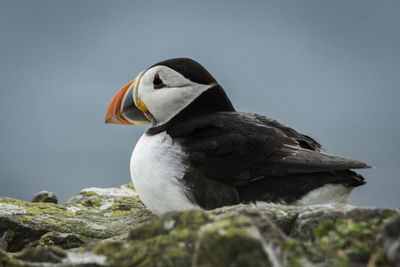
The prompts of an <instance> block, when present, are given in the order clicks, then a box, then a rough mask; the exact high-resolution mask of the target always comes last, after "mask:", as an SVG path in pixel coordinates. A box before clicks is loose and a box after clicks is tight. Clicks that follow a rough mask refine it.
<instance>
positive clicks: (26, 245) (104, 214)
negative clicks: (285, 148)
mask: <svg viewBox="0 0 400 267" xmlns="http://www.w3.org/2000/svg"><path fill="white" fill-rule="evenodd" d="M399 216H400V215H399V211H397V210H389V209H380V208H362V207H354V206H351V205H339V204H336V205H314V206H285V205H272V204H265V205H237V206H231V207H222V208H218V209H215V210H211V211H203V210H191V211H184V212H171V213H167V214H164V215H162V216H159V217H157V216H155V215H153V214H152V213H151V212H150V211H148V210H147V209H146V207H145V206H144V205H143V203H142V202H141V201H140V199H139V197H138V195H137V193H136V192H135V190H134V188H133V186H132V184H128V185H123V186H121V187H117V188H105V189H101V188H87V189H84V190H82V191H81V192H80V193H79V194H78V195H76V196H74V197H72V198H71V199H69V200H68V201H67V202H66V203H65V204H64V205H57V204H54V203H32V202H24V201H20V200H16V199H12V198H7V197H1V198H0V266H44V265H49V266H71V265H73V266H293V265H295V266H313V265H318V266H331V265H336V266H345V265H347V266H348V265H367V264H368V265H369V266H380V265H385V266H390V265H393V266H395V265H398V264H399V242H400V241H399V236H400V234H399V233H400V231H399V229H400V219H399V218H400V217H399Z"/></svg>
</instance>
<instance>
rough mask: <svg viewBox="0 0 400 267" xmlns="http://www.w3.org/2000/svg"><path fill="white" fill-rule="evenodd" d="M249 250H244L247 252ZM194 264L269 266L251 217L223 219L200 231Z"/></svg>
mask: <svg viewBox="0 0 400 267" xmlns="http://www.w3.org/2000/svg"><path fill="white" fill-rule="evenodd" d="M244 251H245V252H246V253H243V252H244ZM193 264H194V265H195V266H198V265H206V266H230V265H232V264H234V265H237V266H269V261H268V258H267V256H266V255H265V253H264V251H263V247H262V244H261V242H260V240H259V238H258V237H257V236H255V233H254V232H253V228H252V223H251V221H250V219H249V218H248V217H244V216H240V217H237V218H235V220H234V221H232V220H231V219H230V218H229V219H224V220H220V221H218V222H215V223H213V224H211V225H206V226H205V227H204V229H203V228H202V231H201V233H200V237H199V240H198V241H197V243H196V249H195V253H194V256H193Z"/></svg>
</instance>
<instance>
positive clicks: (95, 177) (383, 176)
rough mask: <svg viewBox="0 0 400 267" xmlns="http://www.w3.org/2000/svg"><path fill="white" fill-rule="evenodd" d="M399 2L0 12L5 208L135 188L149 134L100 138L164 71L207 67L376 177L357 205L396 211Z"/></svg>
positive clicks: (36, 5)
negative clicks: (138, 152)
mask: <svg viewBox="0 0 400 267" xmlns="http://www.w3.org/2000/svg"><path fill="white" fill-rule="evenodd" d="M399 14H400V2H398V1H389V0H386V1H366V0H360V1H348V0H343V1H329V2H328V1H318V0H315V1H101V0H90V1H89V0H85V1H77V0H73V1H71V0H70V1H53V0H48V1H43V0H37V1H28V0H27V1H21V0H1V1H0V38H1V39H0V112H1V114H2V116H0V125H1V131H0V144H1V151H0V179H1V180H0V195H6V196H10V197H15V198H21V199H24V200H30V199H31V198H32V196H33V195H34V194H35V193H36V192H38V191H40V190H43V189H47V190H51V191H54V192H56V193H57V194H58V195H59V197H60V198H61V200H62V201H65V200H66V199H67V198H68V197H70V196H72V195H74V194H76V193H77V192H78V191H79V190H80V189H82V188H84V187H89V186H99V187H108V186H116V185H120V184H123V183H127V182H129V181H130V175H129V159H130V155H131V152H132V150H133V147H134V145H135V143H136V141H137V139H138V138H139V136H140V135H141V134H142V133H143V132H144V131H145V129H146V127H129V126H116V125H105V124H104V115H105V111H106V108H107V106H108V104H109V102H110V100H111V99H112V97H113V96H114V94H115V93H116V92H117V91H118V90H119V89H120V88H121V87H122V86H123V85H125V84H126V83H127V82H129V81H130V80H132V79H133V78H135V77H136V75H137V74H138V73H139V72H140V71H142V70H144V69H145V68H147V67H148V66H150V65H152V64H154V63H156V62H157V61H160V60H164V59H167V58H173V57H190V58H193V59H195V60H197V61H199V62H200V63H201V64H202V65H204V66H205V67H206V68H207V69H208V70H209V71H210V72H211V73H212V74H213V75H214V77H215V78H216V79H217V80H218V81H219V83H220V84H221V85H222V86H223V87H224V88H225V90H226V91H227V93H228V95H229V96H230V98H231V100H232V102H233V104H234V105H235V107H236V108H237V110H240V111H247V112H255V113H260V114H264V115H267V116H270V117H272V118H274V119H277V120H279V121H281V122H282V123H284V124H286V125H288V126H291V127H293V128H295V129H296V130H298V131H300V132H303V133H305V134H308V135H310V136H312V137H314V138H315V139H317V140H318V141H319V142H321V143H322V144H323V145H324V147H325V149H326V151H327V152H328V153H331V154H336V155H341V156H346V157H352V158H357V159H360V160H364V161H366V162H368V163H370V164H373V165H375V166H376V168H375V169H372V170H365V171H362V172H361V173H362V174H363V175H364V176H365V177H366V179H367V181H368V183H367V184H366V185H365V186H363V187H360V188H357V189H356V190H354V192H353V195H352V202H353V203H354V204H357V205H369V206H384V207H392V208H393V207H394V208H399V204H400V194H399V192H398V191H399V188H400V177H399V175H398V173H399V171H400V156H399V153H398V149H399V145H398V139H399V136H400V123H399V118H398V117H399V115H400V113H399V111H400V109H399V106H398V101H399V100H400V88H399V87H400V78H399V77H400V53H399V52H400V51H399V50H400V28H399V25H400V16H399Z"/></svg>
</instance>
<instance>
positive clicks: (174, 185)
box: [130, 132, 197, 214]
mask: <svg viewBox="0 0 400 267" xmlns="http://www.w3.org/2000/svg"><path fill="white" fill-rule="evenodd" d="M185 157H186V155H185V153H184V152H183V151H182V149H181V147H180V146H179V145H178V144H177V143H174V142H173V140H172V138H171V137H170V136H169V135H168V134H166V133H165V132H162V133H159V134H157V135H153V136H148V135H146V134H144V135H142V137H141V138H140V139H139V141H138V142H137V144H136V146H135V149H134V150H133V153H132V157H131V162H130V168H131V178H132V182H133V184H134V186H135V188H136V191H137V192H138V194H139V197H140V199H141V200H142V201H143V203H144V204H145V205H146V207H147V208H149V209H150V210H151V211H153V212H154V213H156V214H162V213H165V212H168V211H174V210H186V209H193V208H197V206H196V205H195V204H193V203H191V202H190V201H189V200H188V198H187V197H186V195H185V193H184V191H183V190H184V188H183V185H182V184H180V180H181V179H182V177H183V176H184V174H185V170H184V165H183V164H181V163H182V161H183V159H184V158H185Z"/></svg>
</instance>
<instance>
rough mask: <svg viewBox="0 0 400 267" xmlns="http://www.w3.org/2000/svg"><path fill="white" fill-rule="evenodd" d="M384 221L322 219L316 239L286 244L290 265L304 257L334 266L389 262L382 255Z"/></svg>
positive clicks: (286, 255)
mask: <svg viewBox="0 0 400 267" xmlns="http://www.w3.org/2000/svg"><path fill="white" fill-rule="evenodd" d="M382 223H383V222H382V221H381V220H378V219H372V220H370V221H367V222H354V221H353V220H351V219H340V220H337V221H336V222H334V221H333V220H328V221H323V222H320V223H319V224H318V225H317V226H316V227H315V229H314V240H312V241H308V242H301V241H297V240H293V239H291V240H289V241H288V242H287V243H286V244H285V245H284V247H283V250H284V259H285V261H284V262H285V263H286V264H287V265H290V264H292V263H293V261H294V259H295V260H297V259H300V260H301V259H303V258H304V256H306V257H308V258H309V259H311V260H312V261H313V262H317V263H318V262H327V263H328V264H329V265H332V266H344V265H347V264H367V263H369V262H372V261H373V262H375V263H376V264H378V263H379V264H387V262H386V258H385V257H384V256H383V255H384V253H383V241H382V235H381V226H382Z"/></svg>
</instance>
